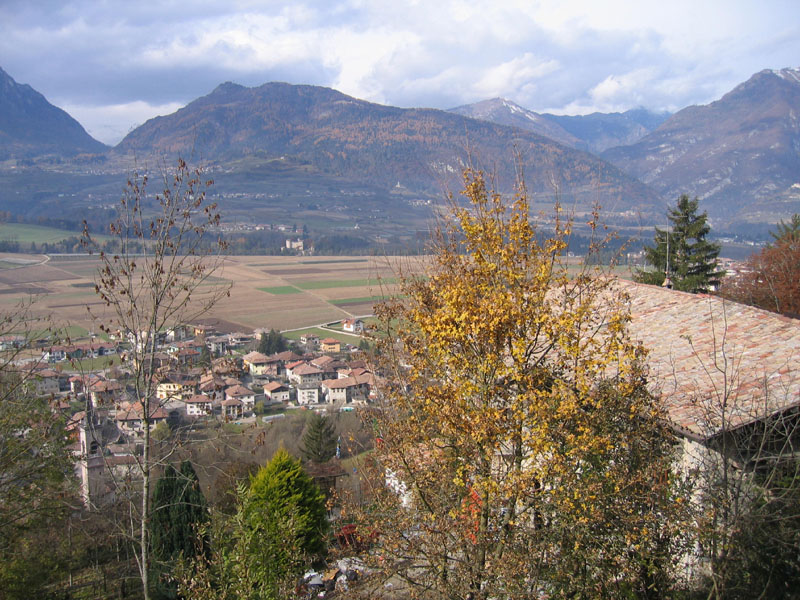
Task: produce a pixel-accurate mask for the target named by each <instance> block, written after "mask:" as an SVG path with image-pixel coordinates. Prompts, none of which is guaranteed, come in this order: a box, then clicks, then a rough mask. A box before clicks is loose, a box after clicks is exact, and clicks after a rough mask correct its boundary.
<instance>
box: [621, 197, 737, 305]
mask: <svg viewBox="0 0 800 600" xmlns="http://www.w3.org/2000/svg"><path fill="white" fill-rule="evenodd" d="M699 203H700V201H699V200H698V199H697V198H695V199H694V200H689V196H687V195H686V194H684V195H682V196H681V197H680V198H679V199H678V204H677V205H676V207H675V208H671V209H670V210H669V214H668V215H667V218H668V219H669V221H670V223H671V227H670V230H663V229H659V228H658V227H656V235H655V239H654V245H653V246H645V248H644V251H645V258H646V260H647V263H648V264H649V265H651V266H652V267H653V270H640V271H639V272H638V273H637V274H636V276H635V279H636V281H639V282H641V283H650V284H654V285H661V284H662V283H663V282H664V277H665V274H666V273H667V271H669V277H670V280H671V281H672V287H674V288H675V289H677V290H682V291H685V292H693V293H699V292H706V291H709V290H711V289H715V288H716V287H717V286H719V282H720V279H721V278H722V276H723V275H724V274H725V272H724V271H721V270H719V269H718V268H717V257H718V256H719V251H720V246H719V244H714V243H712V242H709V241H708V240H707V239H706V236H708V234H709V232H710V231H711V228H710V227H709V225H708V222H707V221H708V215H707V214H706V213H705V212H704V213H702V214H699V215H698V214H697V209H698V205H699Z"/></svg>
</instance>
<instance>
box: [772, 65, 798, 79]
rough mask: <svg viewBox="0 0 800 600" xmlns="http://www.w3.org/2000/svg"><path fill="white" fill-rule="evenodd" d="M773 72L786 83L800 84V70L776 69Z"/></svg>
mask: <svg viewBox="0 0 800 600" xmlns="http://www.w3.org/2000/svg"><path fill="white" fill-rule="evenodd" d="M772 72H773V73H774V74H775V75H777V76H778V77H780V78H781V79H785V80H786V81H792V82H794V83H800V69H792V68H789V69H774V70H773V71H772Z"/></svg>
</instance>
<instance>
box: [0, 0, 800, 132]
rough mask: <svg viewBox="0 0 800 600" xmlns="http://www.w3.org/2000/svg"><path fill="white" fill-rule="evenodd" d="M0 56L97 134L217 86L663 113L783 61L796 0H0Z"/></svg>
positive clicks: (791, 54) (790, 56) (799, 37)
mask: <svg viewBox="0 0 800 600" xmlns="http://www.w3.org/2000/svg"><path fill="white" fill-rule="evenodd" d="M0 56H2V57H3V58H2V61H3V63H2V64H0V66H2V67H3V68H5V69H6V70H7V71H8V72H9V73H10V74H11V75H12V76H13V77H15V78H16V79H17V80H18V81H21V82H26V83H30V84H31V85H32V86H33V87H34V88H36V89H37V90H39V91H41V92H43V93H44V94H45V96H47V97H48V98H58V99H59V100H61V102H62V106H64V107H70V108H71V109H74V110H75V111H76V112H75V113H74V114H75V116H76V117H78V118H79V120H80V121H81V122H84V123H86V126H87V128H89V129H91V131H92V133H94V134H95V135H96V136H97V137H99V138H100V139H103V140H114V139H115V138H116V137H119V136H121V135H123V134H124V133H126V132H127V130H128V128H129V127H130V126H131V125H132V124H134V123H140V122H142V121H143V120H145V119H146V118H147V117H149V116H153V115H154V114H157V113H158V112H159V111H163V110H165V108H166V109H167V111H171V110H174V108H175V107H177V106H179V105H183V104H185V103H187V102H189V101H190V100H192V99H194V98H196V97H198V96H200V95H203V94H205V93H208V92H209V91H210V90H211V89H213V88H214V87H215V86H216V85H218V84H219V83H222V82H223V81H226V80H232V81H236V82H239V83H243V84H246V85H258V84H261V83H265V82H267V81H270V80H276V79H279V80H283V81H289V82H290V83H310V84H316V85H325V86H330V87H335V88H337V89H339V90H340V91H343V92H344V93H348V94H351V95H354V96H358V97H361V98H364V99H367V100H373V101H379V102H384V103H388V104H396V105H400V106H434V107H440V108H448V107H451V106H455V105H458V104H465V103H468V102H475V101H478V100H482V99H485V98H488V97H493V96H504V97H508V98H511V99H512V100H514V101H516V102H518V103H520V104H522V105H523V106H525V107H527V108H531V109H533V110H540V111H541V110H548V109H549V110H552V111H558V112H569V111H580V112H591V111H593V110H624V109H627V108H631V107H633V106H637V105H644V106H647V107H649V108H656V109H658V108H664V107H669V108H672V109H674V108H680V107H682V106H685V105H686V104H690V103H698V102H708V101H710V100H713V99H714V98H717V97H719V95H720V94H722V93H724V92H725V91H727V90H728V89H730V88H731V87H733V86H734V85H735V84H737V83H739V82H741V81H744V80H745V79H747V77H749V76H750V75H751V74H752V73H754V72H756V71H758V70H760V69H762V68H767V67H770V68H775V67H783V66H798V63H797V61H798V59H797V57H798V56H800V3H798V2H797V1H796V0H761V1H760V2H759V3H758V4H754V3H752V2H749V0H707V1H703V2H698V1H697V0H674V1H673V2H670V3H663V2H661V1H656V0H606V1H603V2H598V1H597V0H569V1H567V0H439V1H434V0H405V1H404V0H296V1H294V2H292V3H288V2H283V1H279V0H275V1H271V2H266V3H265V2H263V1H258V0H203V1H202V2H196V3H192V5H191V7H189V8H187V5H186V3H185V2H184V1H183V0H160V1H159V2H158V3H136V2H133V3H132V2H123V1H122V0H109V1H107V2H96V1H95V0H51V1H48V0H41V2H35V3H31V2H28V1H24V0H5V1H4V2H0ZM93 105H96V107H93ZM70 108H67V110H70ZM114 119H119V124H118V125H113V123H112V122H113V120H114ZM125 119H127V120H125ZM123 120H124V122H123Z"/></svg>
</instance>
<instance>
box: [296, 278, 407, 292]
mask: <svg viewBox="0 0 800 600" xmlns="http://www.w3.org/2000/svg"><path fill="white" fill-rule="evenodd" d="M396 282H397V279H395V278H393V277H391V278H386V279H332V280H328V281H301V282H300V283H298V284H297V287H299V288H300V289H301V290H324V289H328V288H344V287H367V286H378V285H388V284H392V283H396Z"/></svg>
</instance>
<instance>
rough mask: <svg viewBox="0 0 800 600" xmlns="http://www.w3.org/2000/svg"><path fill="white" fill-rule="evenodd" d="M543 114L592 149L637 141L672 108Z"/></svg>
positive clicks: (599, 149)
mask: <svg viewBox="0 0 800 600" xmlns="http://www.w3.org/2000/svg"><path fill="white" fill-rule="evenodd" d="M542 118H544V119H547V120H549V121H551V122H553V123H556V124H557V125H559V126H560V127H561V128H562V129H564V130H565V131H567V132H568V133H570V134H571V135H573V136H574V137H576V138H578V139H579V140H581V141H582V142H583V143H584V144H586V146H587V147H588V149H589V150H591V151H592V152H596V153H598V152H602V151H603V150H606V149H607V148H613V147H614V146H623V145H628V144H633V143H634V142H637V141H638V140H640V139H641V138H643V137H644V136H646V135H647V134H648V133H650V132H651V131H653V130H654V129H656V128H657V127H658V126H659V125H661V124H662V123H663V122H664V121H666V120H667V119H668V118H669V113H668V112H661V113H656V112H652V111H649V110H647V109H645V108H634V109H631V110H626V111H625V112H623V113H598V112H596V113H591V114H589V115H576V116H565V115H552V114H550V113H544V114H542Z"/></svg>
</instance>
